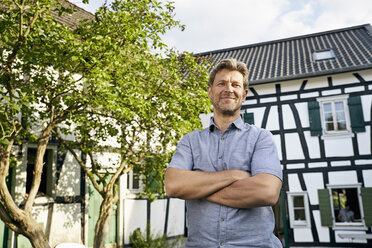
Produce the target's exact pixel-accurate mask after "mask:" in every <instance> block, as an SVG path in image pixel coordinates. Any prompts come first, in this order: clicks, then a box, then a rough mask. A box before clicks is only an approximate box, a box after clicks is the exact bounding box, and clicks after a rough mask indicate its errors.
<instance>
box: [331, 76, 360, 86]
mask: <svg viewBox="0 0 372 248" xmlns="http://www.w3.org/2000/svg"><path fill="white" fill-rule="evenodd" d="M355 82H358V79H357V78H356V77H354V75H352V74H351V73H341V74H335V75H333V76H332V83H333V85H334V86H338V85H345V84H351V83H355Z"/></svg>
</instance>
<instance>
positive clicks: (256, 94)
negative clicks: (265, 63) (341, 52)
mask: <svg viewBox="0 0 372 248" xmlns="http://www.w3.org/2000/svg"><path fill="white" fill-rule="evenodd" d="M332 96H334V97H336V98H337V97H338V96H346V97H349V98H350V97H354V96H357V97H359V96H360V99H361V105H362V106H361V107H362V113H363V118H364V126H365V131H364V132H350V133H349V134H346V135H334V136H326V135H324V134H323V135H317V136H312V135H311V130H310V129H311V127H310V121H309V111H308V103H309V102H313V101H319V99H322V98H324V97H332ZM371 106H372V71H371V70H365V71H359V72H355V73H343V74H336V75H330V76H324V77H315V78H305V79H300V80H293V81H283V82H278V83H270V84H263V85H252V86H250V90H249V95H248V96H247V99H246V101H245V103H244V104H243V106H242V112H243V113H244V112H246V113H253V115H254V124H255V125H257V126H260V127H262V128H266V129H268V130H270V131H271V132H272V134H273V138H274V141H275V143H276V145H277V148H278V152H279V157H280V160H281V164H282V167H283V172H284V188H285V190H286V191H287V194H288V195H291V194H293V193H294V194H295V193H299V195H301V193H305V194H304V195H305V196H306V198H305V199H307V200H308V203H306V204H308V206H309V213H310V220H309V223H308V224H304V225H303V226H297V227H293V228H290V229H289V233H288V236H289V243H290V244H292V245H293V244H296V245H299V244H302V245H306V244H307V245H312V246H314V245H324V244H325V243H327V245H334V246H340V245H341V244H347V246H352V244H356V246H357V245H358V244H359V245H360V244H367V240H366V239H341V238H340V237H339V236H338V234H340V233H345V232H346V233H361V234H366V232H367V233H368V232H369V233H370V227H366V226H365V225H363V227H362V228H359V230H358V228H357V229H355V228H349V227H344V228H339V229H337V228H334V227H328V226H323V225H322V222H321V213H320V209H319V200H318V190H320V189H327V185H333V186H337V185H358V184H359V185H360V187H361V188H366V187H371V186H372V157H371ZM347 118H349V117H348V116H347ZM282 197H283V196H282ZM284 197H285V196H284ZM287 211H288V209H287ZM366 214H367V213H364V215H366ZM287 218H288V219H287ZM286 219H287V220H286V221H288V222H290V219H289V217H288V216H287V217H286ZM289 224H290V223H288V226H289ZM368 244H370V243H368Z"/></svg>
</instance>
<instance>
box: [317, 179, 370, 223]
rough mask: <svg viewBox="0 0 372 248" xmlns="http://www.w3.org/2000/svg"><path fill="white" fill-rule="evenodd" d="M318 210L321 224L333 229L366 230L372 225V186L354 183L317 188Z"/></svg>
mask: <svg viewBox="0 0 372 248" xmlns="http://www.w3.org/2000/svg"><path fill="white" fill-rule="evenodd" d="M318 196H319V210H320V214H321V223H322V225H323V226H331V227H333V228H334V229H346V230H350V229H354V230H366V226H370V225H372V221H371V219H372V218H371V217H372V216H370V215H371V213H370V208H371V204H372V203H371V202H370V199H371V197H372V188H361V185H360V184H355V185H328V186H327V189H324V190H318Z"/></svg>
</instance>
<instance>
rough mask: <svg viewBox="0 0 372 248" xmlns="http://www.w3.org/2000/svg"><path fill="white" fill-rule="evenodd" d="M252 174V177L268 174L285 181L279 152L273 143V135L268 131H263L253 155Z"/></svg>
mask: <svg viewBox="0 0 372 248" xmlns="http://www.w3.org/2000/svg"><path fill="white" fill-rule="evenodd" d="M251 173H252V175H255V174H259V173H268V174H272V175H274V176H277V177H278V178H279V179H280V180H283V172H282V167H281V165H280V161H279V157H278V151H277V149H276V146H275V143H274V141H273V138H272V134H271V133H270V132H269V131H267V130H261V132H260V133H259V136H258V138H257V141H256V144H255V148H254V152H253V154H252V160H251Z"/></svg>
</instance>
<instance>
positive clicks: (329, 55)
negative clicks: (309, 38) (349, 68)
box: [313, 49, 336, 62]
mask: <svg viewBox="0 0 372 248" xmlns="http://www.w3.org/2000/svg"><path fill="white" fill-rule="evenodd" d="M335 57H336V56H335V53H334V52H333V50H332V49H330V50H323V51H317V52H313V62H317V61H321V60H326V59H334V58H335Z"/></svg>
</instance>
